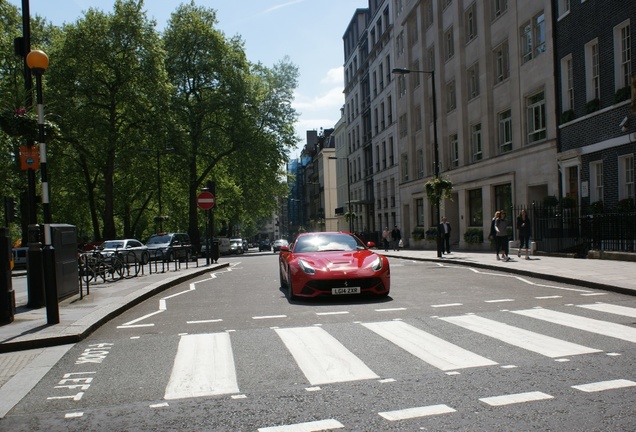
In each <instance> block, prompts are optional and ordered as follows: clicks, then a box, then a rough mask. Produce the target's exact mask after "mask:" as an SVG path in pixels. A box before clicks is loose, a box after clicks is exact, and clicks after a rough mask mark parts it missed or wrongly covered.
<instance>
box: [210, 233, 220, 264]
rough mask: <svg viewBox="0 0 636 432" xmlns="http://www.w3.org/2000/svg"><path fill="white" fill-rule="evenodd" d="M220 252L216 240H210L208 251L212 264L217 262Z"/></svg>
mask: <svg viewBox="0 0 636 432" xmlns="http://www.w3.org/2000/svg"><path fill="white" fill-rule="evenodd" d="M220 256H221V252H220V249H219V241H218V240H217V239H214V240H212V249H211V250H210V259H211V260H212V261H214V262H217V261H218V260H219V257H220Z"/></svg>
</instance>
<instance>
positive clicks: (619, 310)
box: [578, 303, 636, 318]
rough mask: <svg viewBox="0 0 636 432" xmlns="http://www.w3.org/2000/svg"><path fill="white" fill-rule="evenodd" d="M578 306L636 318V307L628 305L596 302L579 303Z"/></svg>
mask: <svg viewBox="0 0 636 432" xmlns="http://www.w3.org/2000/svg"><path fill="white" fill-rule="evenodd" d="M578 307H580V308H585V309H591V310H595V311H600V312H607V313H611V314H615V315H622V316H626V317H630V318H636V308H630V307H627V306H619V305H612V304H607V303H594V304H587V305H578Z"/></svg>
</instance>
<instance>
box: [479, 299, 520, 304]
mask: <svg viewBox="0 0 636 432" xmlns="http://www.w3.org/2000/svg"><path fill="white" fill-rule="evenodd" d="M513 301H515V300H514V299H498V300H484V303H506V302H513Z"/></svg>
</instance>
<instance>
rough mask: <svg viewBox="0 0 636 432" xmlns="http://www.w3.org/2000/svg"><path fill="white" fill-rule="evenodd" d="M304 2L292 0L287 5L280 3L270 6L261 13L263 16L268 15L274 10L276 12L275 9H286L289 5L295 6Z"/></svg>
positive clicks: (302, 0)
mask: <svg viewBox="0 0 636 432" xmlns="http://www.w3.org/2000/svg"><path fill="white" fill-rule="evenodd" d="M304 1H305V0H292V1H288V2H287V3H281V4H279V5H276V6H272V7H271V8H269V9H267V10H266V11H265V12H263V13H264V14H268V13H270V12H274V11H275V10H277V9H281V8H284V7H287V6H291V5H294V4H296V3H302V2H304Z"/></svg>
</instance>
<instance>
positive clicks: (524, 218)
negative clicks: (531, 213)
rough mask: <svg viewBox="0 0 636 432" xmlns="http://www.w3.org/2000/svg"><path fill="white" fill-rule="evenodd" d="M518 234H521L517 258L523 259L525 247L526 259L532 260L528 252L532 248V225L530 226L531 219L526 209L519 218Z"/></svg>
mask: <svg viewBox="0 0 636 432" xmlns="http://www.w3.org/2000/svg"><path fill="white" fill-rule="evenodd" d="M517 232H518V233H519V250H518V251H517V256H518V257H519V258H521V249H523V248H524V247H525V249H526V259H527V260H529V259H530V255H529V252H528V249H529V246H530V235H531V234H532V225H531V224H530V218H528V214H527V212H526V209H522V210H521V212H520V213H519V216H518V217H517Z"/></svg>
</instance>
